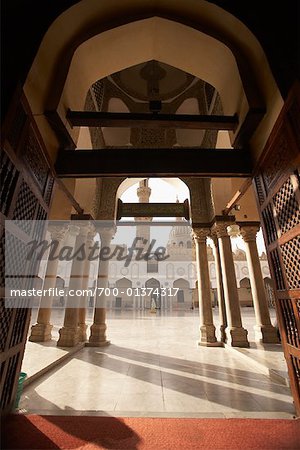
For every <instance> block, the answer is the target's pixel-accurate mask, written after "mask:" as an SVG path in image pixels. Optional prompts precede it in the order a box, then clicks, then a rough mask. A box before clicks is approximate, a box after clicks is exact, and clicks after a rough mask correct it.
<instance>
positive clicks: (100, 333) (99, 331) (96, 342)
mask: <svg viewBox="0 0 300 450" xmlns="http://www.w3.org/2000/svg"><path fill="white" fill-rule="evenodd" d="M109 344H110V341H108V340H107V339H106V325H105V324H100V325H98V324H95V323H94V324H93V325H92V326H91V335H90V338H89V342H88V343H87V346H88V347H105V346H106V345H109Z"/></svg>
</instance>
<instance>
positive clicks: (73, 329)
mask: <svg viewBox="0 0 300 450" xmlns="http://www.w3.org/2000/svg"><path fill="white" fill-rule="evenodd" d="M74 222H75V221H74ZM88 231H89V225H88V224H87V223H85V224H83V223H82V222H79V221H76V225H75V223H74V224H72V225H70V231H69V232H70V234H71V235H72V236H74V237H76V240H75V245H74V249H73V251H72V254H73V255H74V258H73V261H72V268H71V275H70V283H69V292H68V296H67V302H66V309H65V318H64V325H63V327H62V328H61V329H60V330H59V339H58V341H57V346H58V347H74V346H75V345H77V344H78V342H79V327H78V310H79V305H80V299H81V295H80V294H79V293H76V291H80V290H81V289H82V277H83V270H84V264H85V258H83V257H82V251H81V249H85V242H86V238H87V234H88ZM76 255H78V256H76Z"/></svg>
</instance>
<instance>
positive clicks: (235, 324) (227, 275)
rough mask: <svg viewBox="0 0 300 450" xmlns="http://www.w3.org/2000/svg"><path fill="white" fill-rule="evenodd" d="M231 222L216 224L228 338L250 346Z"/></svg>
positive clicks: (234, 345)
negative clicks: (235, 260)
mask: <svg viewBox="0 0 300 450" xmlns="http://www.w3.org/2000/svg"><path fill="white" fill-rule="evenodd" d="M228 225H231V224H230V223H226V222H221V223H217V224H216V225H215V226H214V229H213V231H214V232H216V233H217V237H218V243H219V249H220V259H221V267H222V279H223V286H224V297H225V305H226V315H227V323H228V324H227V328H226V330H225V331H226V338H227V343H228V344H229V345H231V346H232V347H249V342H248V338H247V335H248V331H247V330H245V329H244V328H243V327H242V318H241V310H240V304H239V297H238V290H237V284H236V277H235V270H234V263H233V256H232V249H231V242H230V237H229V235H228V233H227V227H228Z"/></svg>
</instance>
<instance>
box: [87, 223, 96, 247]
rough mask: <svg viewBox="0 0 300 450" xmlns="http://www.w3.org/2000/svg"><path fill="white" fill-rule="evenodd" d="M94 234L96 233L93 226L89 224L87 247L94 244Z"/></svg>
mask: <svg viewBox="0 0 300 450" xmlns="http://www.w3.org/2000/svg"><path fill="white" fill-rule="evenodd" d="M96 233H97V232H96V229H95V226H94V225H93V224H90V226H89V230H88V234H87V238H86V243H87V245H91V244H92V243H93V242H94V237H95V236H96Z"/></svg>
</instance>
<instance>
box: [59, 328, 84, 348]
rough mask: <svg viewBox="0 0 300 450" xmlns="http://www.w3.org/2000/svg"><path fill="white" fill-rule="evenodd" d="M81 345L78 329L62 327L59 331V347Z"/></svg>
mask: <svg viewBox="0 0 300 450" xmlns="http://www.w3.org/2000/svg"><path fill="white" fill-rule="evenodd" d="M78 343H79V332H78V327H75V328H74V327H62V328H61V329H60V330H59V339H58V341H57V347H75V345H77V344H78Z"/></svg>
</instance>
